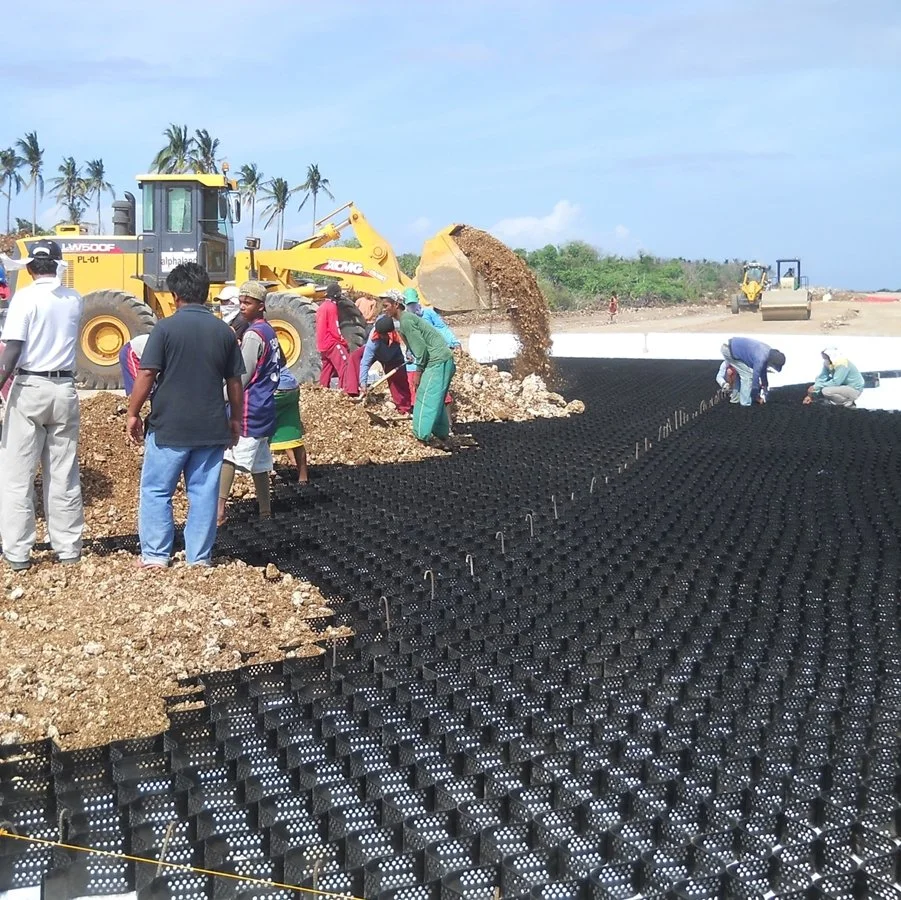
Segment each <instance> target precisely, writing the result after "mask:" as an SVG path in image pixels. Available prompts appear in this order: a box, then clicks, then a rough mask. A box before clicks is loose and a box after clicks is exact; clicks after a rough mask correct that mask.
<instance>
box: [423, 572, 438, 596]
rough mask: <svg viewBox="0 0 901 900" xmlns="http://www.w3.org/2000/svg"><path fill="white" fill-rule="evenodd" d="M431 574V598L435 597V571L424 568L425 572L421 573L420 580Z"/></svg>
mask: <svg viewBox="0 0 901 900" xmlns="http://www.w3.org/2000/svg"><path fill="white" fill-rule="evenodd" d="M429 576H431V578H432V599H433V600H434V599H435V573H434V572H433V571H432V570H431V569H426V570H425V572H423V573H422V580H423V581H425V580H426V578H428V577H429Z"/></svg>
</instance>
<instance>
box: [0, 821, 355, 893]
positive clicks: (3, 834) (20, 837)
mask: <svg viewBox="0 0 901 900" xmlns="http://www.w3.org/2000/svg"><path fill="white" fill-rule="evenodd" d="M0 838H10V839H11V840H14V841H27V842H28V843H31V844H43V845H44V846H46V847H60V848H62V849H63V850H76V851H78V852H79V853H94V854H96V855H97V856H108V857H112V858H114V859H124V860H128V861H129V862H137V863H146V864H147V865H151V866H157V867H158V869H159V868H162V867H165V868H167V869H178V870H180V871H182V872H193V873H194V874H196V875H212V876H213V877H215V878H231V879H232V880H234V881H246V882H248V883H249V884H258V885H262V886H263V887H271V888H280V889H282V890H286V891H299V892H301V893H304V894H316V895H317V896H320V897H334V898H341V900H363V898H362V897H355V896H354V895H353V894H339V893H336V892H335V891H318V890H316V889H315V888H305V887H298V886H297V885H296V884H280V883H279V882H277V881H266V880H265V879H264V878H252V877H251V876H249V875H238V874H236V873H235V872H215V871H213V870H212V869H200V868H197V867H196V866H188V865H185V864H183V863H172V862H164V861H163V860H161V859H147V858H146V857H143V856H130V855H129V854H127V853H116V852H115V851H113V850H96V849H95V848H93V847H79V846H78V845H77V844H64V843H63V842H62V841H50V840H47V839H46V838H37V837H29V836H28V835H24V834H14V833H13V832H11V831H7V830H6V829H5V828H0Z"/></svg>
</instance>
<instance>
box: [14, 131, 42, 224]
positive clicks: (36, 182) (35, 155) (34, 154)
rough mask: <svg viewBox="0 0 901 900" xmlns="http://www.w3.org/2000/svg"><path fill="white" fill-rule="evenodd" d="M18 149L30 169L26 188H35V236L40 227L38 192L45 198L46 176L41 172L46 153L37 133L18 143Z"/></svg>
mask: <svg viewBox="0 0 901 900" xmlns="http://www.w3.org/2000/svg"><path fill="white" fill-rule="evenodd" d="M16 149H18V150H20V151H21V153H22V158H23V159H24V160H25V168H27V169H28V184H26V185H25V186H26V187H30V188H34V200H33V203H32V207H31V233H32V235H34V234H35V233H36V231H37V227H38V191H40V192H41V196H42V197H43V196H44V176H43V175H42V174H41V170H42V169H43V168H44V151H43V149H42V148H41V146H40V144H38V135H37V132H36V131H29V132H28V133H27V134H26V135H25V137H24V138H20V139H19V140H18V141H16Z"/></svg>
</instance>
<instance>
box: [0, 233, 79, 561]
mask: <svg viewBox="0 0 901 900" xmlns="http://www.w3.org/2000/svg"><path fill="white" fill-rule="evenodd" d="M22 263H23V264H24V267H25V268H26V269H27V270H28V274H29V275H30V276H31V277H32V279H33V283H32V284H30V285H28V286H27V287H24V288H22V289H21V290H18V291H16V293H15V296H13V298H12V300H11V301H10V304H9V310H8V312H7V316H6V322H5V324H4V327H3V335H2V340H3V342H4V347H3V354H2V356H0V391H2V390H3V388H4V387H5V386H6V383H7V382H8V381H9V380H10V379H11V378H13V376H15V381H14V382H13V385H12V389H11V390H10V392H9V395H8V397H7V406H6V417H5V420H4V423H3V437H2V440H0V498H2V501H0V507H2V512H0V537H2V541H3V556H4V558H5V560H6V563H7V565H8V566H9V567H10V568H11V569H13V570H14V571H17V572H18V571H24V570H26V569H28V568H30V567H31V550H32V548H33V547H34V544H35V540H36V533H35V511H34V478H35V475H36V474H37V469H38V465H40V466H41V469H42V474H43V482H44V515H45V517H46V520H47V530H48V532H49V534H50V544H51V546H52V547H53V550H54V551H55V552H56V555H57V558H58V559H59V561H60V562H61V563H77V562H78V561H79V560H80V559H81V544H82V532H83V530H84V506H83V502H82V496H81V482H80V480H79V469H78V429H79V407H78V394H77V392H76V390H75V348H76V345H77V343H78V335H79V330H80V321H81V312H82V308H83V305H84V302H83V300H82V298H81V295H80V294H79V293H78V292H77V291H73V290H71V289H70V288H65V287H63V286H62V284H61V283H60V275H59V273H60V270H61V269H62V268H63V267H64V265H65V264H64V263H63V262H62V251H61V249H60V246H59V244H58V243H57V242H56V241H51V240H40V241H38V242H37V243H35V244H34V245H33V246H32V248H31V256H30V257H28V258H27V259H26V260H24V261H22Z"/></svg>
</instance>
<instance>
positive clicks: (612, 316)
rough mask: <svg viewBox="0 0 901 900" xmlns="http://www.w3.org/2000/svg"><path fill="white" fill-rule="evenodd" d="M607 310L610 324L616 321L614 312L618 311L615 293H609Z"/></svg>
mask: <svg viewBox="0 0 901 900" xmlns="http://www.w3.org/2000/svg"><path fill="white" fill-rule="evenodd" d="M607 312H609V313H610V324H611V325H612V324H613V323H614V322H615V321H616V314H617V313H618V312H619V297H617V296H616V294H611V295H610V303H609V305H608V306H607Z"/></svg>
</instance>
